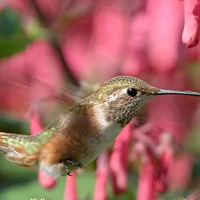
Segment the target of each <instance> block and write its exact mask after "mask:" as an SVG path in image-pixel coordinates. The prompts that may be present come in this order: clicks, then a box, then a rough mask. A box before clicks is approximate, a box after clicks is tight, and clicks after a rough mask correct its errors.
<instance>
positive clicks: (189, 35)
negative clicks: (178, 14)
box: [182, 0, 200, 47]
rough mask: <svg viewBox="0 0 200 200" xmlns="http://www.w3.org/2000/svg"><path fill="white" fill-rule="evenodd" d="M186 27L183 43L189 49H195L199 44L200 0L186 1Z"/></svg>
mask: <svg viewBox="0 0 200 200" xmlns="http://www.w3.org/2000/svg"><path fill="white" fill-rule="evenodd" d="M184 12H185V25H184V30H183V35H182V41H183V43H184V44H185V45H186V46H187V47H194V46H196V45H197V44H198V43H199V33H200V32H199V23H200V22H199V20H200V19H199V17H200V2H199V0H184Z"/></svg>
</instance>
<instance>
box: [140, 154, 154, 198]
mask: <svg viewBox="0 0 200 200" xmlns="http://www.w3.org/2000/svg"><path fill="white" fill-rule="evenodd" d="M154 184H155V161H154V157H153V154H152V153H150V152H149V160H148V161H147V162H146V163H144V164H143V166H142V169H141V170H140V177H139V183H138V190H137V200H153V199H155V188H154Z"/></svg>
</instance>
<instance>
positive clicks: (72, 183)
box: [64, 172, 78, 200]
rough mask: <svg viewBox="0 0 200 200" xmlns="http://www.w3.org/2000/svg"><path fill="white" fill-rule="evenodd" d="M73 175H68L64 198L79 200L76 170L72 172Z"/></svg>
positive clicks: (66, 199)
mask: <svg viewBox="0 0 200 200" xmlns="http://www.w3.org/2000/svg"><path fill="white" fill-rule="evenodd" d="M71 175H72V176H68V177H67V184H66V189H65V194H64V199H65V200H69V199H70V200H78V195H77V189H76V172H72V173H71Z"/></svg>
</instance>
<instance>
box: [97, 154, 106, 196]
mask: <svg viewBox="0 0 200 200" xmlns="http://www.w3.org/2000/svg"><path fill="white" fill-rule="evenodd" d="M96 176H97V177H96V185H95V192H94V199H95V200H106V199H107V183H108V176H109V165H108V154H107V153H106V152H105V153H103V154H102V155H101V156H100V157H99V158H98V159H97V170H96Z"/></svg>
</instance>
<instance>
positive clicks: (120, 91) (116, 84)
mask: <svg viewBox="0 0 200 200" xmlns="http://www.w3.org/2000/svg"><path fill="white" fill-rule="evenodd" d="M169 94H172V95H173V94H178V95H192V96H200V93H198V92H191V91H179V90H167V89H159V88H156V87H153V86H150V85H148V84H147V83H145V82H144V81H142V80H140V79H139V78H136V77H132V76H118V77H114V78H112V79H110V80H108V81H107V82H105V83H103V84H102V86H101V87H100V88H99V89H98V90H97V91H96V92H95V93H93V94H91V95H90V96H88V97H86V98H84V99H82V100H80V101H79V102H78V103H76V104H75V105H73V106H71V107H70V108H68V109H67V110H66V111H64V112H63V113H62V114H61V115H59V116H58V117H57V118H56V119H55V120H54V121H53V122H52V123H50V124H49V125H48V126H47V127H46V128H45V129H44V130H42V131H41V132H40V133H39V134H37V135H19V134H14V133H3V132H0V153H1V154H3V155H5V157H6V159H7V160H9V161H11V162H14V163H15V164H17V165H20V166H25V167H32V166H34V165H38V166H39V167H40V168H41V169H42V170H43V171H45V172H46V173H47V174H49V175H51V176H52V177H53V178H55V179H57V178H59V177H61V176H66V175H71V174H70V173H71V172H72V171H74V170H76V169H78V168H83V166H86V165H87V164H89V163H90V162H92V161H93V160H95V159H96V158H97V157H98V156H99V155H100V154H102V153H103V152H104V151H105V150H106V149H107V148H109V147H110V146H111V145H112V143H113V142H114V140H115V138H116V137H117V136H118V134H119V133H120V132H121V130H122V129H123V128H124V127H125V126H126V125H127V124H128V123H129V122H130V121H131V120H132V118H133V117H134V116H135V115H136V112H137V111H138V110H139V108H141V107H142V106H143V105H144V104H145V103H146V102H147V101H148V100H150V99H152V98H153V97H156V96H159V95H169Z"/></svg>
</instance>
